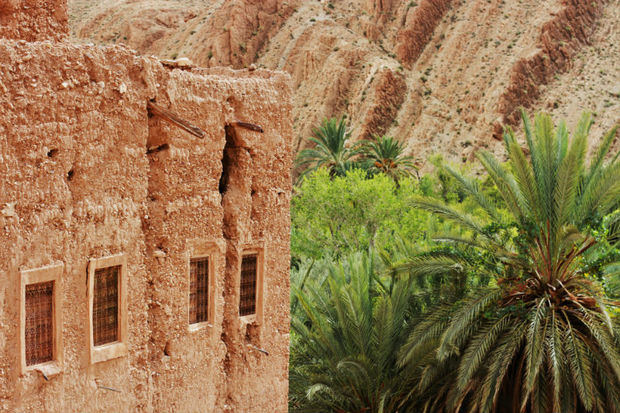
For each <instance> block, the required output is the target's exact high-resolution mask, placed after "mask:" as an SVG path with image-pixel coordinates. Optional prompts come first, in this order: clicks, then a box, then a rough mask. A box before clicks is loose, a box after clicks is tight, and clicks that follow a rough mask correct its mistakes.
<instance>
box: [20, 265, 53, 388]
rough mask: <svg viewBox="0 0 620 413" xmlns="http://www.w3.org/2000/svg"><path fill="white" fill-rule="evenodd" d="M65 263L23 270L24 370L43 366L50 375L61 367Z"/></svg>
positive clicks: (22, 332) (22, 346)
mask: <svg viewBox="0 0 620 413" xmlns="http://www.w3.org/2000/svg"><path fill="white" fill-rule="evenodd" d="M62 272H63V266H62V265H54V266H49V267H43V268H39V269H35V270H29V271H22V272H21V283H20V284H21V299H20V301H21V305H20V341H21V346H20V347H21V366H22V372H26V371H28V370H34V369H37V370H41V371H44V373H45V374H46V375H47V376H48V377H49V376H51V375H53V374H55V373H58V372H59V371H60V364H61V361H62V334H61V333H62V324H61V307H60V302H59V300H60V277H61V275H62Z"/></svg>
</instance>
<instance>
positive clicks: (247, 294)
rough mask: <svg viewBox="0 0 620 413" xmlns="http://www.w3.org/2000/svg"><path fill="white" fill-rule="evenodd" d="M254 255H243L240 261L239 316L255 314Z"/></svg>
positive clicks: (255, 261) (255, 262)
mask: <svg viewBox="0 0 620 413" xmlns="http://www.w3.org/2000/svg"><path fill="white" fill-rule="evenodd" d="M257 261H258V256H257V255H256V254H252V255H245V256H244V257H243V259H242V260H241V288H240V292H239V295H240V298H239V315H241V316H244V315H251V314H256V278H257V266H256V264H257Z"/></svg>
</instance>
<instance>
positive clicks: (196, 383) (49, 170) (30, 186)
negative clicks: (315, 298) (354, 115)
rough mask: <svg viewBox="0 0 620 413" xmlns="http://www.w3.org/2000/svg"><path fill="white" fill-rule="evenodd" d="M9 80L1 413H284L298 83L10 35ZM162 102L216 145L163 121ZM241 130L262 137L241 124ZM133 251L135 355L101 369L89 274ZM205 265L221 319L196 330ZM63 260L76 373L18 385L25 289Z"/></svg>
mask: <svg viewBox="0 0 620 413" xmlns="http://www.w3.org/2000/svg"><path fill="white" fill-rule="evenodd" d="M0 4H2V3H0ZM0 66H2V67H3V68H7V69H6V70H2V71H0V303H1V304H0V325H1V326H2V327H1V328H0V412H25V411H50V412H71V411H80V412H98V411H106V412H110V411H114V412H116V411H118V412H121V411H122V412H125V411H126V412H129V411H137V412H141V411H142V412H164V411H175V412H198V411H200V412H210V411H214V412H215V411H217V412H220V411H231V412H245V411H256V412H283V411H286V409H287V393H288V373H287V370H288V342H289V337H288V333H289V311H288V302H289V284H288V282H289V277H288V267H289V222H290V221H289V215H288V211H289V202H290V192H291V180H290V165H291V161H292V155H291V147H290V139H291V135H290V132H291V128H292V127H291V116H290V110H291V105H290V100H291V99H290V90H289V85H288V76H286V75H284V74H280V73H272V72H263V71H256V72H252V73H250V72H233V71H228V70H218V69H212V70H197V69H194V70H185V71H183V70H180V69H175V70H172V71H171V70H168V69H166V68H164V67H163V66H162V65H161V64H160V63H159V62H158V61H157V60H155V59H151V58H143V57H138V56H136V55H135V54H134V53H133V52H131V51H129V50H127V49H124V48H120V47H105V48H100V47H91V46H74V45H70V44H65V43H24V42H16V41H12V40H1V39H0ZM149 100H152V101H154V102H156V103H157V104H158V105H159V106H161V107H163V108H166V109H169V110H170V111H172V112H174V113H175V114H177V115H178V116H180V117H182V118H183V119H185V120H187V121H189V122H191V123H192V124H194V125H196V126H198V127H199V128H201V129H202V130H204V131H205V132H206V136H205V138H204V139H199V138H197V137H195V136H192V135H190V134H188V133H187V132H185V131H183V130H181V129H180V128H178V127H176V126H174V125H171V124H170V123H167V122H164V121H163V120H162V119H161V118H160V117H157V116H149V114H148V110H147V102H148V101H149ZM238 120H240V121H245V122H251V123H254V124H257V125H260V126H261V127H262V128H263V129H264V133H258V132H255V131H251V130H248V129H243V128H239V127H225V125H226V124H230V123H232V122H234V121H238ZM227 141H228V145H227V144H226V143H227ZM161 145H165V146H161ZM149 148H150V149H151V151H149V152H150V153H147V150H148V149H149ZM157 148H159V150H156V149H157ZM225 148H226V149H225ZM153 149H155V150H153ZM225 150H226V151H228V155H229V156H228V159H230V160H231V161H229V162H224V167H225V169H226V171H225V172H226V173H225V176H227V179H224V180H223V181H222V182H224V181H225V184H222V182H220V181H221V176H222V172H223V162H222V159H223V154H224V151H225ZM247 247H252V248H257V247H258V248H260V251H261V253H262V254H263V256H264V273H263V274H264V295H263V305H264V306H263V309H264V311H263V316H262V319H260V320H257V321H252V320H249V321H248V320H244V319H242V318H240V317H239V315H238V305H239V285H238V283H239V271H240V256H241V254H242V253H243V251H244V249H245V248H247ZM119 253H123V254H125V257H126V259H127V274H128V292H127V299H128V312H127V317H128V337H127V346H128V354H127V355H126V356H122V357H118V358H115V359H112V360H108V361H104V362H100V363H94V364H92V363H91V362H90V358H89V355H90V353H89V350H90V347H89V330H88V318H89V315H88V297H87V293H88V289H87V286H88V284H87V265H88V260H89V259H92V258H101V257H105V256H109V255H114V254H119ZM203 253H209V257H210V259H213V260H214V263H215V267H214V268H215V273H214V274H210V276H214V277H215V278H214V286H215V300H214V302H213V303H211V304H212V305H214V312H213V316H214V317H213V320H212V321H211V322H210V323H205V324H201V325H199V326H198V327H196V328H194V327H195V326H194V327H190V325H189V323H188V288H189V260H190V257H191V256H194V255H201V254H203ZM50 264H64V270H63V273H62V276H61V281H60V283H61V288H62V294H61V302H60V303H59V304H60V305H61V307H62V337H63V341H64V343H63V346H64V349H63V352H62V355H63V359H64V360H63V364H62V371H61V373H60V374H58V375H55V376H53V377H51V378H50V380H49V381H46V380H45V379H44V378H43V377H42V375H41V374H40V373H38V372H36V371H29V372H26V373H24V374H22V373H21V372H20V368H19V366H20V364H19V363H20V353H19V346H20V344H19V338H18V337H19V328H20V327H19V324H20V323H19V306H20V293H19V279H20V271H24V270H29V269H36V268H39V267H42V266H46V265H50ZM258 349H262V350H264V351H266V352H267V353H268V354H265V353H264V352H262V351H259V350H258ZM106 388H107V389H106ZM110 389H114V390H110Z"/></svg>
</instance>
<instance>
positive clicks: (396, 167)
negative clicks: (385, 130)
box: [361, 136, 418, 183]
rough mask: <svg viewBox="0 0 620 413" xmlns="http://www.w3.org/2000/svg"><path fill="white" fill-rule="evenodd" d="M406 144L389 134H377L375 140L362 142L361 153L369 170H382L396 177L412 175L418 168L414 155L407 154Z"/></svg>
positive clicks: (395, 178)
mask: <svg viewBox="0 0 620 413" xmlns="http://www.w3.org/2000/svg"><path fill="white" fill-rule="evenodd" d="M404 152H405V144H404V143H402V142H399V141H397V140H396V139H394V138H390V137H388V136H377V137H375V140H366V141H364V142H363V143H362V148H361V153H362V154H363V156H364V157H365V158H366V160H367V170H369V171H370V172H382V173H384V174H386V175H387V176H389V177H391V178H392V179H394V181H395V182H396V183H398V180H399V179H400V178H403V177H406V176H411V175H412V174H413V172H416V173H417V171H418V168H417V167H416V166H415V164H414V162H413V157H412V156H405V155H404Z"/></svg>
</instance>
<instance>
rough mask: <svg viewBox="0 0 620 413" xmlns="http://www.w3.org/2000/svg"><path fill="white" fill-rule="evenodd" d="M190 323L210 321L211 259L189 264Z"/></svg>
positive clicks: (200, 259) (193, 260)
mask: <svg viewBox="0 0 620 413" xmlns="http://www.w3.org/2000/svg"><path fill="white" fill-rule="evenodd" d="M189 278H190V281H189V323H190V324H194V323H201V322H203V321H208V320H209V259H208V258H198V259H192V260H191V261H190V263H189Z"/></svg>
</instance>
